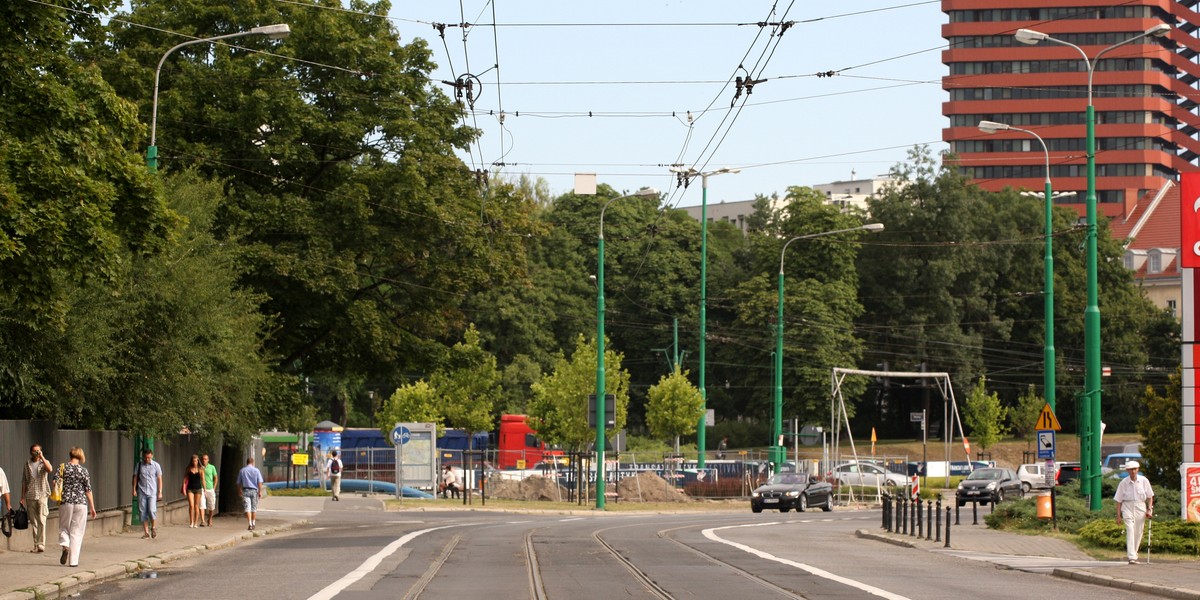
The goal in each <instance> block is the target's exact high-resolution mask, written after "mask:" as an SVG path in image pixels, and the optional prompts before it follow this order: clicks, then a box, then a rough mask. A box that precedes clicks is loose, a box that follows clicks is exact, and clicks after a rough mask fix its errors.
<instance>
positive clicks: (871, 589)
mask: <svg viewBox="0 0 1200 600" xmlns="http://www.w3.org/2000/svg"><path fill="white" fill-rule="evenodd" d="M777 524H778V523H755V524H753V525H730V526H728V527H713V528H711V529H705V530H703V531H702V532H701V533H703V534H704V537H706V538H708V539H710V540H712V541H714V542H719V543H722V544H725V545H727V546H732V547H734V548H737V549H738V550H741V551H743V552H747V553H750V554H753V555H754V556H757V557H759V558H765V559H767V560H771V561H775V562H777V563H781V564H785V565H788V566H789V567H795V568H797V569H800V570H801V571H805V572H807V573H810V574H812V575H816V576H817V577H821V578H823V579H828V580H830V581H836V582H837V583H840V584H842V585H848V586H850V587H852V588H854V589H857V590H861V591H864V592H866V593H868V594H871V595H873V596H879V597H880V598H887V599H888V600H909V599H908V598H907V597H905V596H901V595H899V594H893V593H892V592H889V591H887V590H883V589H880V588H877V587H875V586H871V585H867V584H865V583H862V582H859V581H855V580H853V579H848V578H846V577H842V576H841V575H834V574H833V573H830V572H829V571H825V570H823V569H818V568H816V567H814V566H812V565H806V564H804V563H798V562H796V561H794V560H788V559H786V558H780V557H778V556H775V555H774V554H770V553H767V552H763V551H762V550H758V549H757V548H751V547H750V546H747V545H745V544H739V543H737V542H732V541H729V540H727V539H724V538H722V537H721V536H719V535H717V534H716V533H713V532H715V531H720V530H722V529H737V528H740V527H764V526H768V525H777Z"/></svg>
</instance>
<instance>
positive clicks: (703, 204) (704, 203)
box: [671, 167, 742, 469]
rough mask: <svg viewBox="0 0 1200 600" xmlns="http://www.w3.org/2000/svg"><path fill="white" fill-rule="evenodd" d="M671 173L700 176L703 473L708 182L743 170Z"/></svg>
mask: <svg viewBox="0 0 1200 600" xmlns="http://www.w3.org/2000/svg"><path fill="white" fill-rule="evenodd" d="M671 172H672V173H683V174H684V175H686V176H688V177H696V176H697V175H698V176H700V348H699V350H700V375H699V377H698V379H699V384H700V423H699V426H698V427H697V428H696V450H697V454H698V456H697V458H696V466H697V467H699V468H701V469H703V468H704V463H705V456H704V452H705V450H706V449H707V440H706V439H705V438H706V437H707V433H708V432H707V431H706V430H705V422H706V420H707V419H706V417H707V415H708V388H707V387H706V385H705V377H706V373H705V370H706V369H705V362H704V361H705V359H706V358H707V354H708V352H707V344H706V340H707V337H708V178H709V177H711V176H714V175H724V174H726V173H729V174H734V175H736V174H738V173H741V172H742V170H741V169H731V168H729V167H725V168H724V169H717V170H715V171H706V172H704V173H701V172H698V171H696V170H695V169H692V168H687V169H684V168H682V167H671Z"/></svg>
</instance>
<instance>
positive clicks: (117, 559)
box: [0, 496, 326, 600]
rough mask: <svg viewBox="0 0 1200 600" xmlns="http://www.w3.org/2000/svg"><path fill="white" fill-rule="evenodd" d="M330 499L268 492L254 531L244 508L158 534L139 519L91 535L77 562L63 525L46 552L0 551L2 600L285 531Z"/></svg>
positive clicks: (78, 585)
mask: <svg viewBox="0 0 1200 600" xmlns="http://www.w3.org/2000/svg"><path fill="white" fill-rule="evenodd" d="M325 500H326V498H323V497H284V496H276V497H269V498H267V499H265V500H264V501H263V504H262V505H261V506H260V512H259V513H258V523H257V525H256V526H255V528H254V531H248V530H247V529H246V518H245V515H243V514H236V515H235V514H232V513H227V514H224V515H221V516H219V517H215V518H213V526H212V527H200V528H197V529H192V528H190V527H188V525H187V522H186V521H187V515H186V514H185V515H184V519H183V521H184V523H183V524H182V525H179V524H178V523H161V524H160V525H159V527H158V537H157V538H156V539H150V540H144V539H142V528H141V526H140V525H139V526H137V527H136V528H130V529H129V530H128V531H125V532H123V533H117V534H112V535H105V536H100V537H90V536H89V537H87V538H86V539H85V540H84V542H83V550H82V551H81V552H80V560H79V566H78V567H76V568H70V567H65V566H62V565H60V564H59V563H58V559H59V557H60V556H61V549H60V546H59V545H58V531H57V529H55V530H54V531H47V532H46V534H47V535H46V541H47V546H46V551H45V552H44V553H41V554H33V553H30V552H28V550H29V548H22V549H18V550H6V551H3V552H0V586H2V587H0V600H33V599H34V598H58V597H65V596H68V595H70V594H75V593H78V592H79V591H80V590H82V589H84V588H86V587H88V586H91V585H95V584H97V583H100V582H102V581H108V580H113V579H120V578H124V577H129V576H131V575H132V574H134V573H137V572H138V571H140V570H146V569H155V568H157V567H159V566H160V565H162V564H164V563H169V562H172V561H175V560H179V559H181V558H188V557H192V556H196V555H199V554H203V553H205V552H208V551H211V550H216V549H220V548H228V547H230V546H233V545H236V544H238V543H240V542H242V541H244V540H248V539H252V538H256V537H262V536H266V535H271V534H273V533H277V532H280V531H285V530H288V529H291V528H292V527H295V526H296V525H299V524H302V523H306V522H307V519H308V518H309V517H311V516H312V515H315V514H317V513H319V512H320V511H321V510H322V508H323V506H324V503H325ZM91 525H92V524H91V523H90V522H89V523H88V526H89V527H91Z"/></svg>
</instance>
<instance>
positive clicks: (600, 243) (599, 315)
mask: <svg viewBox="0 0 1200 600" xmlns="http://www.w3.org/2000/svg"><path fill="white" fill-rule="evenodd" d="M652 196H658V190H656V189H654V188H642V189H640V190H638V191H636V192H634V193H632V194H629V195H626V196H620V197H618V198H613V199H612V200H609V201H608V202H605V203H604V206H603V207H602V208H601V209H600V237H599V238H597V240H596V255H597V260H596V508H597V509H600V510H603V509H604V445H605V442H606V441H607V436H606V435H605V431H604V429H605V425H607V423H605V421H607V420H608V419H607V418H606V417H605V408H606V407H605V401H606V400H605V398H604V393H605V390H604V211H606V210H608V205H610V204H612V203H613V202H616V201H617V200H623V199H625V198H645V197H652ZM614 412H615V411H614Z"/></svg>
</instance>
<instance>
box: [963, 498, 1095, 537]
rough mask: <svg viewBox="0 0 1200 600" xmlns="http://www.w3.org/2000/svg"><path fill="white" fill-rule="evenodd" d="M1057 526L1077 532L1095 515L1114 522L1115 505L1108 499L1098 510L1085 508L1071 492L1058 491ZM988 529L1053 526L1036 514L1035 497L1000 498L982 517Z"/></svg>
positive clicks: (1043, 529)
mask: <svg viewBox="0 0 1200 600" xmlns="http://www.w3.org/2000/svg"><path fill="white" fill-rule="evenodd" d="M1054 504H1055V513H1056V514H1057V517H1058V529H1059V530H1060V531H1065V532H1067V533H1078V532H1079V530H1080V529H1081V528H1082V527H1083V526H1084V525H1086V524H1088V523H1089V522H1091V521H1093V520H1096V519H1099V520H1108V521H1113V522H1114V523H1115V519H1116V515H1117V513H1116V508H1115V506H1113V504H1112V503H1111V502H1106V503H1104V505H1103V507H1102V508H1101V510H1100V511H1098V512H1093V511H1091V510H1089V509H1088V505H1087V502H1086V501H1085V500H1084V499H1083V498H1081V497H1079V496H1078V495H1075V494H1059V495H1058V497H1057V498H1056V499H1055V503H1054ZM984 521H985V522H986V523H987V524H988V527H991V528H992V529H1008V530H1014V531H1016V530H1027V531H1046V530H1049V529H1050V528H1051V527H1052V526H1053V521H1051V520H1050V519H1046V520H1042V519H1039V518H1037V498H1036V497H1032V496H1031V497H1028V498H1025V499H1024V500H1017V501H1013V502H1001V503H1000V504H998V505H997V506H996V510H995V511H993V512H992V513H991V514H989V515H987V516H986V517H984Z"/></svg>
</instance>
